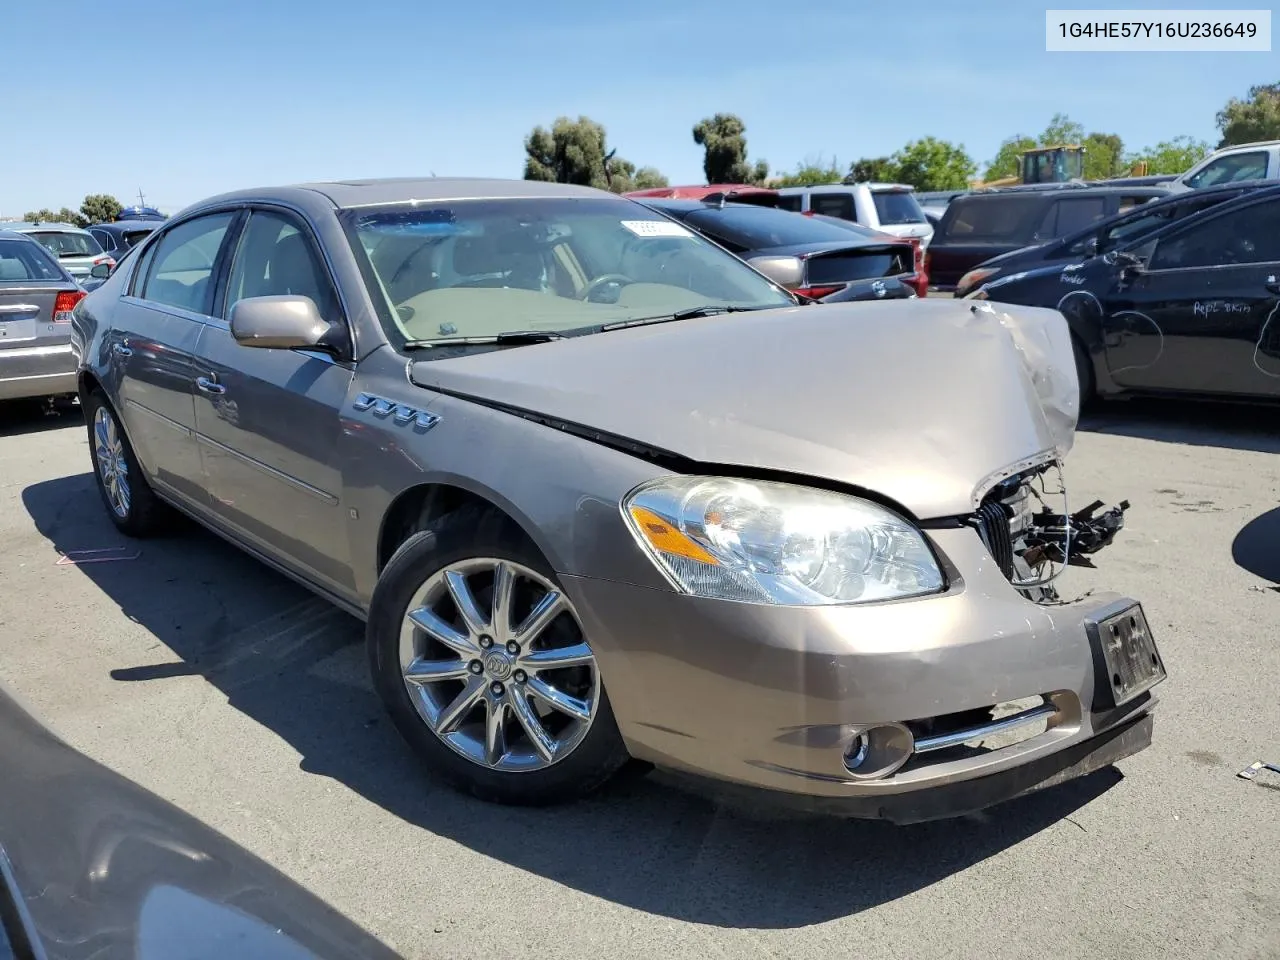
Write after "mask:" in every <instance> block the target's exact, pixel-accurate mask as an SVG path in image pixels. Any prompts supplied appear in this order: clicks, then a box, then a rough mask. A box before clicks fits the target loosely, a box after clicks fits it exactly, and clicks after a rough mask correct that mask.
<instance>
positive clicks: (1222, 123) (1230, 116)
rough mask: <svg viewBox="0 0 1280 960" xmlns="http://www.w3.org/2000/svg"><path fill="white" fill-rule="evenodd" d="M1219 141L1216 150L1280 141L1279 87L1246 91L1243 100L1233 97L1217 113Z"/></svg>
mask: <svg viewBox="0 0 1280 960" xmlns="http://www.w3.org/2000/svg"><path fill="white" fill-rule="evenodd" d="M1217 122H1218V129H1219V130H1221V131H1222V140H1221V142H1220V143H1219V144H1218V148H1219V149H1221V148H1223V147H1230V146H1234V145H1236V144H1238V143H1252V142H1254V141H1255V140H1280V83H1264V84H1259V85H1258V86H1256V87H1250V88H1249V96H1248V98H1247V99H1245V100H1240V99H1238V98H1236V97H1232V98H1231V99H1230V100H1228V101H1227V105H1226V106H1225V107H1223V108H1222V109H1221V110H1219V111H1218V116H1217Z"/></svg>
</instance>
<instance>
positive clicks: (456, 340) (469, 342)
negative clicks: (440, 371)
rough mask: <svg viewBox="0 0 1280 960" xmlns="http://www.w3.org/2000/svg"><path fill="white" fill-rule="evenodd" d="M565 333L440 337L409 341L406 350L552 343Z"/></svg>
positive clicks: (538, 332)
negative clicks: (497, 344)
mask: <svg viewBox="0 0 1280 960" xmlns="http://www.w3.org/2000/svg"><path fill="white" fill-rule="evenodd" d="M563 339H564V334H563V333H556V332H555V331H554V330H509V331H507V332H506V333H498V334H494V335H493V336H491V337H440V338H439V339H438V340H409V341H406V342H405V344H404V349H405V350H429V349H431V348H432V347H452V346H457V345H459V344H461V345H462V346H474V345H477V344H479V345H484V344H493V343H499V344H507V343H516V344H519V343H551V342H552V341H553V340H563Z"/></svg>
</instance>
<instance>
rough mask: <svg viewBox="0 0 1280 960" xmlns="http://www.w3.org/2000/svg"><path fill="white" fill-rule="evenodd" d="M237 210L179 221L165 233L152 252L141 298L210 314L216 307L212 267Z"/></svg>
mask: <svg viewBox="0 0 1280 960" xmlns="http://www.w3.org/2000/svg"><path fill="white" fill-rule="evenodd" d="M233 219H235V214H234V213H230V212H228V213H215V214H211V215H210V216H207V217H197V218H196V219H194V220H188V221H186V222H185V223H180V224H178V226H176V227H174V228H173V229H172V230H169V231H168V232H167V233H165V235H164V236H162V237H161V238H160V240H159V242H158V243H157V244H156V245H155V247H154V250H155V252H154V253H153V254H151V256H150V263H149V265H148V266H149V269H148V271H147V275H146V277H145V278H144V280H143V283H144V286H143V288H142V298H143V299H144V300H150V301H152V302H153V303H163V304H165V305H166V306H170V307H180V308H182V309H183V310H190V311H192V312H194V313H204V314H207V313H209V312H210V311H211V310H212V309H213V267H214V263H215V262H216V261H217V259H218V250H219V249H220V248H221V247H222V238H223V237H224V236H226V233H227V228H228V227H230V226H231V221H232V220H233Z"/></svg>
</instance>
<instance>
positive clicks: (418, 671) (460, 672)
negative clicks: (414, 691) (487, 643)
mask: <svg viewBox="0 0 1280 960" xmlns="http://www.w3.org/2000/svg"><path fill="white" fill-rule="evenodd" d="M469 676H471V671H470V670H468V669H467V662H466V661H465V660H423V659H422V658H420V657H415V658H414V660H413V662H412V663H410V664H409V666H408V667H407V668H405V671H404V678H405V679H406V680H408V681H409V682H410V683H419V684H421V683H437V682H438V681H440V680H465V679H466V678H467V677H469Z"/></svg>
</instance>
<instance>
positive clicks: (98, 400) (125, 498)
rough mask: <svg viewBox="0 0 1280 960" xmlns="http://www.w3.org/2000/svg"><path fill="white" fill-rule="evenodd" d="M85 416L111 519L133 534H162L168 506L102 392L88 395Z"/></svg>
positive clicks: (91, 455) (92, 457) (100, 489)
mask: <svg viewBox="0 0 1280 960" xmlns="http://www.w3.org/2000/svg"><path fill="white" fill-rule="evenodd" d="M84 419H85V424H86V426H87V428H88V431H89V458H90V460H91V461H92V463H93V476H94V479H95V480H96V481H97V486H98V493H99V494H101V495H102V502H103V504H104V505H105V506H106V508H107V516H109V517H110V518H111V522H112V523H114V524H115V525H116V528H117V529H118V530H119V531H120V532H121V533H124V534H127V535H128V536H130V537H150V536H154V535H156V534H157V533H161V532H162V531H163V530H164V528H165V527H166V526H167V523H166V521H167V520H168V519H169V510H168V507H167V506H166V504H165V503H164V502H163V501H162V500H161V499H160V498H159V497H157V496H156V494H155V491H153V490H152V489H151V484H149V483H148V482H147V478H146V475H145V474H144V473H143V472H142V465H141V464H140V463H138V457H137V455H136V454H135V453H134V452H133V446H132V445H131V444H130V443H129V438H128V437H127V436H125V432H124V428H123V427H122V426H121V425H120V421H119V419H118V418H117V417H116V413H115V411H114V410H113V409H112V408H111V404H110V403H109V402H108V401H107V398H106V396H105V395H104V394H103V393H102V391H100V390H94V391H93V392H91V393H90V394H89V396H88V402H87V403H86V404H85V411H84Z"/></svg>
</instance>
